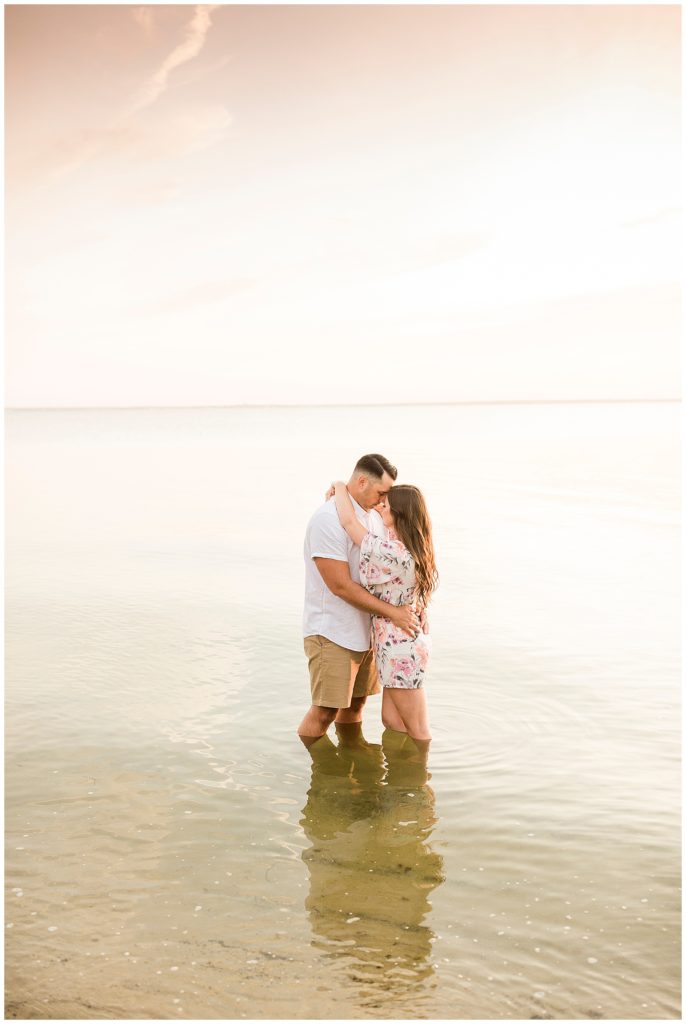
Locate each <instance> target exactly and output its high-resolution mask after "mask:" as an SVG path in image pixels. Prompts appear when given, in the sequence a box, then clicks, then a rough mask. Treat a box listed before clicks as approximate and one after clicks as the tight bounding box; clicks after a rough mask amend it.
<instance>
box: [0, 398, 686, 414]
mask: <svg viewBox="0 0 686 1024" xmlns="http://www.w3.org/2000/svg"><path fill="white" fill-rule="evenodd" d="M658 404H665V405H680V404H681V399H680V398H533V399H527V398H502V399H474V400H465V401H461V402H312V403H309V404H307V405H305V404H304V403H298V402H294V403H292V404H285V403H274V404H273V405H269V404H260V403H255V404H248V403H244V404H241V405H6V406H5V412H136V411H138V412H145V411H148V412H158V411H159V412H161V411H164V410H168V411H169V410H179V411H180V410H183V409H185V410H196V411H197V410H201V409H203V410H204V409H206V410H210V409H379V408H383V409H393V408H429V409H434V408H437V407H441V406H442V407H453V406H461V405H658Z"/></svg>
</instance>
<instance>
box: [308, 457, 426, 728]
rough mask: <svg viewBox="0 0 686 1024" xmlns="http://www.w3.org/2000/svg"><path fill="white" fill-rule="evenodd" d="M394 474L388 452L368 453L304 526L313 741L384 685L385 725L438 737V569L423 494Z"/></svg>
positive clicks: (356, 718) (347, 719)
mask: <svg viewBox="0 0 686 1024" xmlns="http://www.w3.org/2000/svg"><path fill="white" fill-rule="evenodd" d="M397 475H398V471H397V470H396V468H395V466H393V465H391V463H390V462H389V461H388V459H386V458H384V456H383V455H377V454H374V455H363V456H362V458H361V459H359V461H358V462H357V465H356V466H355V469H354V470H353V473H352V476H351V477H350V480H349V481H348V483H347V484H346V483H344V482H343V481H337V482H336V483H335V484H334V485H332V487H331V488H330V490H329V492H328V493H327V495H326V501H325V503H324V504H323V505H322V506H321V507H320V508H318V509H317V511H316V512H315V513H314V515H313V516H312V518H311V519H310V522H309V524H308V526H307V532H306V534H305V547H304V554H305V611H304V616H303V635H304V646H305V654H306V655H307V659H308V662H309V670H310V688H311V691H312V706H311V707H310V710H309V711H308V712H307V714H306V715H305V717H304V718H303V720H302V722H301V723H300V726H299V728H298V734H299V736H300V738H301V739H302V741H303V743H305V745H306V746H310V745H311V744H312V743H314V742H315V741H316V740H318V739H319V738H320V737H322V736H324V734H325V733H326V731H327V729H328V728H329V726H330V725H331V723H332V722H334V721H335V722H336V723H337V724H340V725H343V724H348V723H357V722H361V721H362V709H363V707H364V705H365V702H366V700H367V697H369V696H370V695H371V694H375V693H379V691H380V690H381V689H382V688H383V698H382V704H381V717H382V720H383V724H384V725H385V726H386V728H388V729H393V730H396V731H397V732H401V733H406V734H407V735H409V736H411V737H412V739H413V740H415V742H418V743H421V744H427V745H428V742H429V741H430V739H431V735H430V732H429V720H428V715H427V708H426V697H425V694H424V676H425V673H426V669H427V663H428V660H429V652H430V637H429V635H428V622H427V618H426V608H427V605H428V603H429V600H430V599H431V595H432V593H433V591H434V589H435V587H436V584H437V581H438V573H437V572H436V564H435V560H434V549H433V540H432V535H431V520H430V519H429V515H428V512H427V510H426V504H425V502H424V498H423V496H422V494H421V492H420V491H419V489H418V488H417V487H414V486H412V485H410V484H395V480H396V477H397Z"/></svg>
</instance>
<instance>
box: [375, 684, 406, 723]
mask: <svg viewBox="0 0 686 1024" xmlns="http://www.w3.org/2000/svg"><path fill="white" fill-rule="evenodd" d="M381 721H382V722H383V724H384V725H385V726H386V728H387V729H395V731H396V732H407V729H406V728H405V723H404V722H403V720H402V718H401V717H400V714H399V712H398V710H397V708H396V706H395V704H394V703H393V701H392V700H391V697H390V696H389V693H388V687H386V686H384V689H383V696H382V698H381Z"/></svg>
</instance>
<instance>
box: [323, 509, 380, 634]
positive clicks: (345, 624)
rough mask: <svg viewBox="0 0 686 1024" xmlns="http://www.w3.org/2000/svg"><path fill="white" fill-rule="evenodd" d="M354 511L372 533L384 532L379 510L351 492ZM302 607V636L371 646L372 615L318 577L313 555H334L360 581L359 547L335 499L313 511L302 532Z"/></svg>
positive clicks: (356, 581)
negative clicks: (343, 523)
mask: <svg viewBox="0 0 686 1024" xmlns="http://www.w3.org/2000/svg"><path fill="white" fill-rule="evenodd" d="M351 500H352V503H353V507H354V509H355V515H356V516H357V518H358V519H359V521H360V522H361V523H362V525H363V526H365V527H366V528H367V529H368V530H369V531H370V532H371V533H374V534H376V536H377V537H385V536H386V528H385V526H384V524H383V520H382V519H381V516H380V515H379V513H378V512H376V511H375V510H374V509H372V510H371V511H370V512H365V510H364V509H363V508H362V506H361V505H358V503H357V502H356V501H355V499H354V498H352V496H351ZM304 555H305V611H304V614H303V636H325V637H326V638H327V640H332V641H333V642H334V643H335V644H338V645H339V646H340V647H347V648H348V650H350V651H367V650H369V646H370V631H371V616H370V615H369V614H368V613H367V612H363V611H360V610H359V608H353V606H352V605H351V604H348V602H347V601H344V600H343V598H342V597H336V595H335V594H332V593H331V591H330V590H329V588H328V587H327V585H326V583H325V582H324V580H323V579H322V577H321V573H320V572H319V569H318V568H317V565H316V563H315V561H314V559H315V558H333V559H335V561H337V562H347V563H348V564H349V566H350V578H351V579H352V580H353V581H354V582H355V583H359V582H360V549H359V547H358V545H357V544H353V542H352V540H351V539H350V537H349V536H348V534H347V533H346V532H345V530H344V529H343V527H342V526H341V521H340V519H339V518H338V512H337V511H336V499H335V498H329V500H328V501H327V502H326V503H325V504H324V505H322V506H321V507H320V508H318V509H317V511H316V512H315V513H314V515H313V516H312V518H311V519H310V521H309V523H308V524H307V530H306V532H305V547H304Z"/></svg>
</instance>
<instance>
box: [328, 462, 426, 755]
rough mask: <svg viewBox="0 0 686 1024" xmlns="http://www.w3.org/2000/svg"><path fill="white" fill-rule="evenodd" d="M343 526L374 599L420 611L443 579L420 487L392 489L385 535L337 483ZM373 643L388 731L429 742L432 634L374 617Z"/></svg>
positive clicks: (381, 509)
mask: <svg viewBox="0 0 686 1024" xmlns="http://www.w3.org/2000/svg"><path fill="white" fill-rule="evenodd" d="M334 488H335V497H336V509H337V511H338V516H339V518H340V521H341V525H342V526H343V528H344V529H345V530H346V532H347V534H348V536H349V537H350V539H351V540H352V541H353V543H355V544H359V546H360V582H361V583H362V586H363V587H366V588H367V590H369V591H370V593H372V594H374V596H375V597H379V598H381V600H383V601H388V602H389V603H390V604H394V605H401V604H414V606H415V608H416V610H417V613H418V614H420V613H421V611H422V610H423V609H425V608H426V606H427V605H428V603H429V600H430V599H431V595H432V593H433V591H434V590H435V589H436V586H437V583H438V573H437V571H436V563H435V561H434V549H433V540H432V537H431V520H430V519H429V514H428V512H427V510H426V503H425V501H424V498H423V496H422V493H421V491H420V490H419V489H418V488H417V487H413V486H412V485H411V484H398V485H396V486H395V487H391V489H390V490H389V492H388V497H387V499H386V501H384V502H383V503H382V505H380V506H379V512H380V515H381V518H382V519H383V523H384V526H385V527H386V530H387V536H386V537H385V538H382V537H376V536H374V534H372V533H369V532H368V531H367V530H366V529H365V527H364V526H363V525H362V523H361V522H360V521H359V520H358V518H357V516H356V515H355V511H354V509H353V505H352V502H351V500H350V495H349V494H348V491H347V488H346V485H345V483H344V482H343V481H342V480H338V481H337V482H336V483H335V484H334ZM372 646H373V648H374V658H375V661H376V669H377V672H378V675H379V681H380V683H381V685H382V686H383V700H382V705H381V718H382V721H383V724H384V725H385V726H386V727H387V728H389V729H396V730H397V731H398V732H405V733H407V734H408V735H409V736H411V737H412V739H413V740H415V741H417V740H418V741H424V742H428V741H429V740H430V739H431V735H430V733H429V719H428V714H427V709H426V697H425V695H424V675H425V672H426V667H427V663H428V660H429V651H430V638H429V636H428V635H427V634H425V633H419V635H418V636H417V637H415V638H414V639H412V638H410V637H408V635H407V633H404V632H403V631H402V630H400V629H398V628H397V627H395V626H394V625H393V624H392V623H391V622H390V621H389V620H388V619H384V618H382V617H381V616H378V615H374V616H372Z"/></svg>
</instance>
